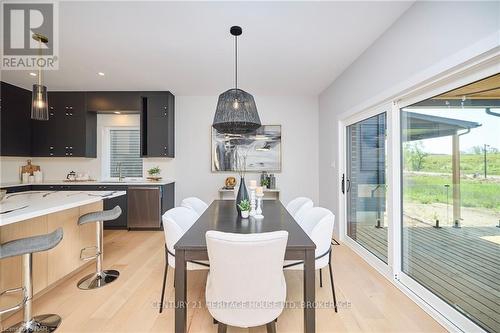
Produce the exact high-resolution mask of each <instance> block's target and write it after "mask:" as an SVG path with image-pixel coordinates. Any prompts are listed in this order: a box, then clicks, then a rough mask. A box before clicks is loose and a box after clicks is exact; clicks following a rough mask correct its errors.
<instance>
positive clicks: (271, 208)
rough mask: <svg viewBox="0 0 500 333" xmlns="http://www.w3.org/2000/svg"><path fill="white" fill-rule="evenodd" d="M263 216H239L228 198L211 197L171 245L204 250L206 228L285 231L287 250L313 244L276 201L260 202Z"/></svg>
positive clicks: (244, 231)
mask: <svg viewBox="0 0 500 333" xmlns="http://www.w3.org/2000/svg"><path fill="white" fill-rule="evenodd" d="M262 214H263V215H264V218H263V219H255V218H253V217H250V218H248V219H242V218H241V217H240V216H239V214H238V211H237V210H236V204H235V202H234V201H232V200H215V201H213V202H212V204H211V205H210V206H209V207H208V208H207V210H205V212H204V213H203V214H202V215H201V216H200V218H199V219H198V220H197V221H196V223H195V224H193V226H192V227H191V228H190V229H189V230H188V231H187V232H186V233H185V234H184V236H182V237H181V239H179V241H178V242H177V243H176V244H175V246H174V248H175V249H176V250H178V249H182V250H206V248H207V244H206V240H205V234H206V232H207V231H208V230H217V231H223V232H232V233H243V234H249V233H261V232H270V231H278V230H285V231H288V244H287V249H289V250H293V249H315V248H316V245H315V244H314V242H313V241H312V240H311V239H310V238H309V236H308V235H307V234H306V233H305V232H304V231H303V230H302V228H301V227H300V226H299V225H298V224H297V222H295V219H294V218H293V217H292V216H291V215H290V213H288V211H287V210H286V209H285V207H284V206H283V204H282V203H281V202H280V201H278V200H266V201H264V202H263V205H262Z"/></svg>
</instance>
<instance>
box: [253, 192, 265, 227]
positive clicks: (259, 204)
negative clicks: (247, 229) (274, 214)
mask: <svg viewBox="0 0 500 333" xmlns="http://www.w3.org/2000/svg"><path fill="white" fill-rule="evenodd" d="M255 196H256V197H257V208H256V209H255V215H254V217H255V218H256V219H262V218H264V215H262V198H263V197H264V188H263V187H262V186H259V187H257V188H256V189H255Z"/></svg>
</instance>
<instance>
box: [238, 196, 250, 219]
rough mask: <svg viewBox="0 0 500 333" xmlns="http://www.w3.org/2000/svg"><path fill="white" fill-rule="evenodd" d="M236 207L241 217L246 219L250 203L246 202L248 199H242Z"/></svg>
mask: <svg viewBox="0 0 500 333" xmlns="http://www.w3.org/2000/svg"><path fill="white" fill-rule="evenodd" d="M238 207H239V208H240V211H241V217H242V218H244V219H246V218H248V214H250V201H248V199H243V200H241V201H240V203H239V204H238Z"/></svg>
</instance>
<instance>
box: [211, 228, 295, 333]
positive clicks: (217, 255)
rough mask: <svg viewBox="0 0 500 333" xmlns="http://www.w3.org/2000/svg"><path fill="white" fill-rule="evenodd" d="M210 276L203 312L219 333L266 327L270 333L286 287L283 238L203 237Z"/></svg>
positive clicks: (220, 234)
mask: <svg viewBox="0 0 500 333" xmlns="http://www.w3.org/2000/svg"><path fill="white" fill-rule="evenodd" d="M206 239H207V250H208V258H209V261H210V272H209V274H208V278H207V285H206V290H205V298H206V302H207V307H208V311H209V312H210V314H211V315H212V316H213V318H214V319H215V320H217V322H218V325H219V327H218V332H219V333H222V332H226V329H227V325H229V326H236V327H243V328H247V327H254V326H261V325H266V326H267V331H268V333H269V332H275V331H276V326H275V319H276V318H278V316H279V315H280V314H281V312H282V311H283V307H284V303H285V300H286V282H285V277H284V275H283V260H284V256H285V249H286V244H287V241H288V232H286V231H274V232H268V233H258V234H233V233H224V232H220V231H213V230H211V231H207V233H206Z"/></svg>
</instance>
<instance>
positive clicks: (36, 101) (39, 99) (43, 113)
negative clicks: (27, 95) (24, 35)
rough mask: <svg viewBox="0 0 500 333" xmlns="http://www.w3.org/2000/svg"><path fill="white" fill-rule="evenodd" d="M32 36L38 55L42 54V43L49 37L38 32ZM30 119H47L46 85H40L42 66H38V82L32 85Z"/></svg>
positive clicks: (47, 40)
mask: <svg viewBox="0 0 500 333" xmlns="http://www.w3.org/2000/svg"><path fill="white" fill-rule="evenodd" d="M32 38H33V39H34V40H36V41H37V42H38V48H39V56H40V57H41V56H42V43H44V44H47V43H48V42H49V39H48V38H47V37H45V36H43V35H40V34H37V33H35V34H33V36H32ZM31 119H35V120H49V108H48V97H47V87H46V86H44V85H42V68H41V67H40V66H39V67H38V84H34V85H33V92H32V95H31Z"/></svg>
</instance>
